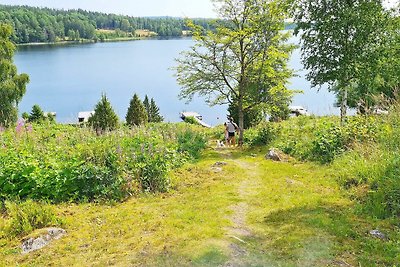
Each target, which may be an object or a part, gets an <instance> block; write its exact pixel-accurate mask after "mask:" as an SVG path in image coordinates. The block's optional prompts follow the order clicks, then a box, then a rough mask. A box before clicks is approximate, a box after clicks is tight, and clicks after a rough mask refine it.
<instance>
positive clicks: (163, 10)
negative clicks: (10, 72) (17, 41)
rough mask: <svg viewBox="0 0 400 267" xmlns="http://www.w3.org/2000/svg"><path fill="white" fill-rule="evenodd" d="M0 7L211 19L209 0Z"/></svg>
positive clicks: (11, 1)
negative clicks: (46, 8)
mask: <svg viewBox="0 0 400 267" xmlns="http://www.w3.org/2000/svg"><path fill="white" fill-rule="evenodd" d="M0 4H7V5H29V6H37V7H50V8H58V9H77V8H81V9H85V10H90V11H100V12H105V13H114V14H123V15H129V16H135V17H145V16H171V17H190V18H198V17H201V18H215V17H217V15H216V13H215V12H214V6H213V4H212V2H211V0H112V1H111V0H0Z"/></svg>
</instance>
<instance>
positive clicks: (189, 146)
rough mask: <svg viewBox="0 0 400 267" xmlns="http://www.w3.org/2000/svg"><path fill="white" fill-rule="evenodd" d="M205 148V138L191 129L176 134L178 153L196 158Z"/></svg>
mask: <svg viewBox="0 0 400 267" xmlns="http://www.w3.org/2000/svg"><path fill="white" fill-rule="evenodd" d="M205 147H206V138H205V137H204V135H203V134H202V133H199V132H196V131H194V130H192V129H187V130H186V131H184V132H182V133H179V134H178V151H179V152H185V153H188V154H189V155H190V156H191V157H193V158H198V157H199V156H200V152H201V151H202V150H203V149H204V148H205Z"/></svg>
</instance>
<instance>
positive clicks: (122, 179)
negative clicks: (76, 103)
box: [0, 123, 205, 202]
mask: <svg viewBox="0 0 400 267" xmlns="http://www.w3.org/2000/svg"><path fill="white" fill-rule="evenodd" d="M18 127H19V128H17V129H8V130H6V131H5V130H2V132H1V133H0V198H1V199H7V198H9V197H18V198H21V199H26V198H31V199H48V200H51V201H53V202H60V201H93V200H101V199H113V200H121V199H123V198H125V197H127V196H129V195H132V194H135V193H136V192H138V191H142V190H143V191H149V192H157V191H161V192H164V191H166V190H168V188H169V184H170V182H169V178H168V171H169V170H171V169H172V168H175V167H176V166H179V165H181V164H182V163H183V162H184V161H186V160H188V159H190V158H191V157H194V156H198V153H199V152H200V150H201V149H202V148H203V147H204V146H200V147H199V146H196V150H195V151H194V150H193V148H191V147H190V146H188V145H185V144H186V142H187V141H185V140H183V141H182V140H181V138H180V136H181V135H182V134H184V133H190V135H191V136H192V137H193V138H194V139H193V140H195V142H196V143H195V144H198V143H201V142H204V143H205V140H204V139H202V136H203V134H202V133H201V129H200V128H199V127H196V126H191V125H187V124H183V123H182V124H150V125H149V126H147V127H144V128H133V129H128V128H122V129H120V130H118V131H113V132H109V133H107V134H104V135H101V136H98V135H96V134H95V133H94V132H93V131H91V130H90V129H86V128H78V127H73V126H66V125H44V126H43V125H29V127H28V126H27V125H25V126H21V125H19V126H18ZM198 136H200V137H201V138H200V139H199V138H197V137H198ZM189 141H190V140H189ZM185 147H186V148H185ZM188 148H190V149H188ZM187 150H188V151H187ZM186 151H187V153H186ZM193 151H194V154H193ZM182 152H185V153H182Z"/></svg>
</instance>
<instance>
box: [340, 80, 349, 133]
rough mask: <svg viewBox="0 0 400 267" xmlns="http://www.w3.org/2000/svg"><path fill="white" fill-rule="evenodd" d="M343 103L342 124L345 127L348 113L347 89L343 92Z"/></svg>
mask: <svg viewBox="0 0 400 267" xmlns="http://www.w3.org/2000/svg"><path fill="white" fill-rule="evenodd" d="M342 94H343V95H342V103H340V124H341V125H342V126H343V125H344V124H345V122H346V113H347V87H345V88H344V90H343V92H342Z"/></svg>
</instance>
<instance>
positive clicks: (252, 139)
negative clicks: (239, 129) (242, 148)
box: [244, 122, 279, 146]
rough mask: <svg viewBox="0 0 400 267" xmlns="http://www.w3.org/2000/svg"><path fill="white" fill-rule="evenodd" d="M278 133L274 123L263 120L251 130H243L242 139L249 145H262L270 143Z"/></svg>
mask: <svg viewBox="0 0 400 267" xmlns="http://www.w3.org/2000/svg"><path fill="white" fill-rule="evenodd" d="M278 135H279V129H278V128H277V126H276V124H274V123H270V122H263V123H261V124H259V125H258V126H257V127H256V128H255V129H254V130H253V131H251V130H247V131H246V132H245V137H244V141H245V143H248V144H250V145H251V146H263V145H268V144H270V143H271V142H272V141H273V140H274V139H275V138H277V136H278Z"/></svg>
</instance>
